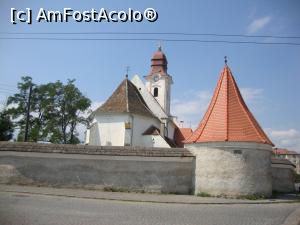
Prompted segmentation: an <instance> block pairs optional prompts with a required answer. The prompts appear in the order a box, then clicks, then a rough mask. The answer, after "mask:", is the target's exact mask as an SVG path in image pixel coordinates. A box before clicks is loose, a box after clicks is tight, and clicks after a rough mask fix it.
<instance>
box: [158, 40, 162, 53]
mask: <svg viewBox="0 0 300 225" xmlns="http://www.w3.org/2000/svg"><path fill="white" fill-rule="evenodd" d="M161 49H162V41H159V42H158V51H160V52H161Z"/></svg>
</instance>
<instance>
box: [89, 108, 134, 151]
mask: <svg viewBox="0 0 300 225" xmlns="http://www.w3.org/2000/svg"><path fill="white" fill-rule="evenodd" d="M95 121H96V123H97V126H98V127H99V133H98V134H97V133H93V131H92V128H91V131H90V136H91V138H92V136H93V138H95V136H96V135H98V140H97V141H93V138H92V140H91V141H90V144H91V145H93V144H95V145H102V146H124V138H125V122H130V117H129V116H128V114H125V113H124V114H115V113H110V114H98V115H95ZM92 133H93V134H92ZM95 139H97V138H95Z"/></svg>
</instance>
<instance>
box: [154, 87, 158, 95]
mask: <svg viewBox="0 0 300 225" xmlns="http://www.w3.org/2000/svg"><path fill="white" fill-rule="evenodd" d="M153 96H154V97H157V96H158V88H157V87H156V88H154V90H153Z"/></svg>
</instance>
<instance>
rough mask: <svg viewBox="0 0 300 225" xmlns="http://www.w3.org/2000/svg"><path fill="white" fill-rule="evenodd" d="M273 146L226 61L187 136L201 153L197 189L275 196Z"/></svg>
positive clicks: (188, 144)
mask: <svg viewBox="0 0 300 225" xmlns="http://www.w3.org/2000/svg"><path fill="white" fill-rule="evenodd" d="M272 146H274V145H273V143H272V142H271V141H270V139H269V138H268V137H267V135H266V134H265V133H264V131H263V130H262V128H261V127H260V126H259V124H258V122H257V121H256V120H255V118H254V117H253V115H252V114H251V112H250V111H249V109H248V107H247V106H246V104H245V102H244V100H243V98H242V96H241V94H240V91H239V88H238V86H237V84H236V82H235V80H234V77H233V75H232V73H231V71H230V69H229V67H228V66H227V64H226V65H225V67H224V69H223V70H222V72H221V75H220V78H219V81H218V84H217V87H216V89H215V91H214V95H213V97H212V100H211V102H210V105H209V107H208V109H207V111H206V113H205V115H204V117H203V119H202V121H201V122H200V124H199V126H198V128H197V129H196V130H195V131H194V132H193V134H192V135H191V136H190V137H189V138H188V139H187V140H186V141H185V147H186V148H188V149H189V150H190V151H192V152H193V153H194V154H195V156H196V171H195V194H199V193H202V192H203V193H207V194H210V195H212V196H218V195H221V196H222V195H223V196H252V195H263V196H266V197H267V196H270V195H271V194H272V178H271V153H272Z"/></svg>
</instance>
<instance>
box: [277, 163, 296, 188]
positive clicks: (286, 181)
mask: <svg viewBox="0 0 300 225" xmlns="http://www.w3.org/2000/svg"><path fill="white" fill-rule="evenodd" d="M294 170H295V165H294V164H293V163H291V162H290V161H289V160H287V159H277V158H272V188H273V191H277V192H286V193H290V192H294V191H295V171H294Z"/></svg>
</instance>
